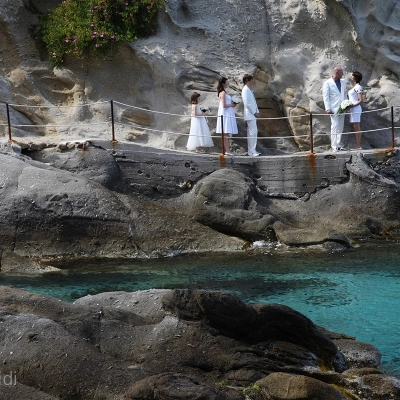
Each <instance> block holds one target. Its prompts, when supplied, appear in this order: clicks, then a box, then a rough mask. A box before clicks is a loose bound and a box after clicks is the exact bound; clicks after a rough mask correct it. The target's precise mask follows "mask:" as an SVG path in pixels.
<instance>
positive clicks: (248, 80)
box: [242, 74, 261, 156]
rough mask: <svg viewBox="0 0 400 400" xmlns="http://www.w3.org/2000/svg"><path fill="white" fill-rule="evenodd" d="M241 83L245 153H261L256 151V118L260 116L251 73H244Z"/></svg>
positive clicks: (256, 154)
mask: <svg viewBox="0 0 400 400" xmlns="http://www.w3.org/2000/svg"><path fill="white" fill-rule="evenodd" d="M243 84H244V87H243V89H242V99H243V119H244V120H245V121H246V122H247V154H248V155H249V156H259V155H260V154H261V153H259V152H257V151H256V146H257V133H258V129H257V120H256V118H260V112H259V110H258V107H257V103H256V98H255V97H254V93H253V90H252V87H253V85H254V77H253V75H249V74H244V76H243Z"/></svg>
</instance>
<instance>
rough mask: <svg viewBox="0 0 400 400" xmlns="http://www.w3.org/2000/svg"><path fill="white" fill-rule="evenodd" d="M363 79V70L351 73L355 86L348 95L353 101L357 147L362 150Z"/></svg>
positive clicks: (352, 116) (353, 122)
mask: <svg viewBox="0 0 400 400" xmlns="http://www.w3.org/2000/svg"><path fill="white" fill-rule="evenodd" d="M361 80H362V74H361V72H358V71H354V72H353V73H352V74H351V81H352V82H353V85H354V86H353V88H352V89H350V90H349V92H348V97H349V100H350V101H351V102H352V103H353V105H352V106H350V122H351V124H352V125H353V129H354V131H355V132H356V149H357V150H361V149H362V147H361V132H360V131H361V129H360V121H361V112H362V108H361V103H362V102H363V88H362V87H361V86H360V82H361Z"/></svg>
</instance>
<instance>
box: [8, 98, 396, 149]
mask: <svg viewBox="0 0 400 400" xmlns="http://www.w3.org/2000/svg"><path fill="white" fill-rule="evenodd" d="M105 104H107V105H109V106H110V107H109V108H108V109H107V111H109V112H110V115H109V116H106V117H105V119H106V120H105V121H103V122H79V123H76V124H71V123H47V124H21V123H12V122H11V112H10V111H11V110H12V109H13V110H15V111H17V112H20V113H22V111H21V108H22V109H29V108H33V109H37V108H38V109H40V110H41V111H42V112H43V111H44V110H45V109H49V110H50V109H63V108H68V109H71V108H82V107H95V108H96V106H97V105H105ZM114 105H117V106H120V107H126V108H132V109H135V110H139V111H142V112H148V113H151V114H156V115H157V114H158V115H166V116H173V117H180V118H188V119H189V118H192V116H191V115H188V114H176V113H169V112H164V111H156V110H149V109H147V108H143V107H137V106H134V105H131V104H126V103H122V102H119V101H114V100H110V101H98V102H94V103H86V104H84V103H82V104H76V105H21V104H13V103H11V104H9V103H5V106H6V113H7V123H6V124H5V123H3V124H0V126H1V127H6V128H8V136H9V140H10V141H11V140H12V128H17V129H22V128H53V129H54V128H56V129H57V128H58V129H65V128H76V127H84V126H101V125H107V126H110V125H111V130H112V141H113V142H115V141H116V138H115V126H119V127H121V126H122V127H123V128H126V127H131V126H132V125H135V124H133V123H126V122H120V121H115V112H114ZM395 109H396V110H397V109H400V106H391V107H384V108H380V109H376V110H367V111H362V112H360V114H367V113H379V112H384V111H388V110H390V112H391V126H387V127H384V128H376V129H369V130H363V131H360V133H371V132H381V131H385V130H391V133H392V147H394V133H395V130H398V129H400V126H395V125H394V110H395ZM97 110H98V109H97ZM346 114H349V113H344V115H346ZM331 115H332V114H324V113H321V114H319V113H315V114H313V113H309V114H300V115H289V116H283V117H262V118H257V121H277V120H295V119H298V118H308V119H309V121H308V124H305V125H309V129H310V131H309V133H307V134H303V135H295V136H289V135H288V136H267V137H258V138H257V139H258V140H260V141H264V140H275V139H308V140H309V142H310V152H311V153H313V152H314V137H316V136H322V135H326V133H317V134H315V133H314V132H313V125H314V122H313V119H314V118H315V117H323V118H326V117H331ZM59 116H60V115H57V117H59ZM25 117H26V115H25ZM66 117H67V116H66ZM69 118H71V117H70V116H69ZM199 118H206V119H207V120H208V119H211V120H214V119H215V120H216V119H217V118H221V122H222V116H217V115H209V114H207V115H204V116H199ZM224 118H234V119H236V120H239V119H240V120H242V119H243V118H242V117H237V116H234V117H224ZM221 125H222V126H223V124H221ZM135 129H136V130H137V131H139V132H141V133H142V134H143V133H145V132H148V131H151V132H156V133H161V134H168V135H177V136H179V137H182V136H189V133H187V132H185V133H182V132H175V131H167V130H160V129H154V128H151V127H145V128H143V127H137V126H135ZM226 134H227V133H224V131H223V129H222V133H221V134H216V135H211V137H212V138H221V137H222V139H223V137H224V135H226ZM354 134H355V132H353V131H350V132H343V133H342V135H354ZM234 137H235V140H247V136H239V135H234ZM222 150H223V153H224V149H222Z"/></svg>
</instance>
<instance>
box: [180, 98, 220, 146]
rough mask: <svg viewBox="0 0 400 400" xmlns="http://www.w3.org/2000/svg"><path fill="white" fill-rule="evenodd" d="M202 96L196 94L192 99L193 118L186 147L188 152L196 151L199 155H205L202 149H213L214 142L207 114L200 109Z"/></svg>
mask: <svg viewBox="0 0 400 400" xmlns="http://www.w3.org/2000/svg"><path fill="white" fill-rule="evenodd" d="M199 97H200V94H199V93H197V92H194V93H193V94H192V97H191V98H190V103H191V105H192V113H191V115H192V118H191V121H190V133H189V139H188V142H187V145H186V148H187V149H188V150H196V152H197V153H204V152H205V151H204V150H203V149H202V147H213V146H214V142H213V140H212V138H211V133H210V129H209V128H208V125H207V120H206V118H205V114H204V113H203V112H202V111H201V110H200V107H199V104H198V103H199Z"/></svg>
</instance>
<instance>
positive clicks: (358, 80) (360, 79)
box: [352, 71, 362, 83]
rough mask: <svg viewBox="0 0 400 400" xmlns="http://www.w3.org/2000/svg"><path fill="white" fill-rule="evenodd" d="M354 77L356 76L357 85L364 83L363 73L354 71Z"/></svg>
mask: <svg viewBox="0 0 400 400" xmlns="http://www.w3.org/2000/svg"><path fill="white" fill-rule="evenodd" d="M352 75H353V76H354V78H356V83H360V82H361V81H362V73H361V72H358V71H354V72H353V73H352Z"/></svg>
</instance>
